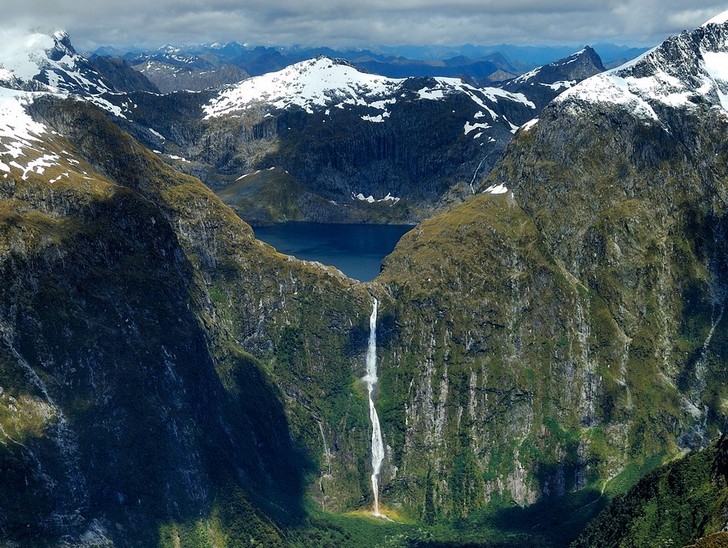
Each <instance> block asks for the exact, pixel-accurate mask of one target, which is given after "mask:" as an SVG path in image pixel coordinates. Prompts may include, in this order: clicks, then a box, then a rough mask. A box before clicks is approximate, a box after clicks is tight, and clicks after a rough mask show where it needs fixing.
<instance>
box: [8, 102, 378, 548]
mask: <svg viewBox="0 0 728 548" xmlns="http://www.w3.org/2000/svg"><path fill="white" fill-rule="evenodd" d="M32 110H33V112H34V115H35V116H36V117H37V119H39V120H43V124H44V125H41V124H38V123H37V122H28V124H29V127H32V130H33V132H32V134H29V135H28V138H27V140H26V141H25V146H23V147H21V148H20V149H17V148H15V149H13V150H15V152H16V156H15V160H14V161H12V162H10V166H8V169H7V170H5V169H3V171H4V183H3V185H2V201H1V202H0V203H2V207H3V209H2V211H3V214H2V225H1V226H2V232H1V233H2V240H1V241H2V247H1V248H0V249H2V255H1V263H2V266H1V268H2V279H3V280H5V281H6V283H3V284H2V285H3V288H2V291H1V292H0V303H1V306H0V310H1V318H2V319H1V320H0V321H1V322H2V324H1V325H2V343H1V347H2V353H1V356H2V357H1V359H0V363H1V364H2V365H1V366H2V379H3V381H2V393H1V394H0V417H1V419H0V426H1V427H2V444H1V445H0V455H1V456H0V458H1V459H2V465H1V466H2V469H3V471H4V472H3V477H4V481H3V482H2V486H1V489H2V490H3V496H2V500H3V502H2V504H1V506H0V528H1V530H2V535H3V538H4V539H6V540H8V541H18V542H21V543H41V544H43V543H51V544H52V543H54V542H59V541H60V540H59V539H63V540H64V541H66V542H71V543H73V544H89V545H90V544H94V543H104V542H106V543H108V542H115V543H118V544H121V545H133V544H137V543H138V544H141V545H150V544H154V543H161V544H166V543H170V544H174V542H175V538H176V539H177V541H179V539H180V538H181V539H182V541H183V542H184V539H186V538H191V536H190V535H196V536H197V537H198V538H201V537H204V538H207V539H208V540H209V541H210V542H212V541H213V540H212V539H215V538H217V539H223V541H225V542H231V543H235V542H239V541H240V539H243V538H245V539H250V538H253V539H255V540H256V541H258V542H262V543H263V544H265V545H275V544H281V543H282V542H283V536H282V535H283V533H282V532H281V529H280V528H279V527H280V526H282V525H285V526H290V525H291V524H294V523H296V520H298V519H299V518H300V517H301V516H302V512H303V510H302V503H303V497H304V492H305V490H306V485H307V483H308V482H309V481H310V480H311V478H310V477H308V474H310V473H314V474H315V471H316V470H317V468H318V462H317V461H316V460H312V459H317V456H318V455H322V457H321V458H323V453H324V452H323V451H322V443H325V446H326V447H327V448H328V445H327V444H328V443H336V447H337V450H334V449H330V450H328V451H327V454H328V456H327V463H328V465H329V470H331V471H335V472H336V475H337V477H338V478H341V479H340V480H339V481H340V482H341V484H342V485H343V486H344V488H343V489H342V493H343V494H342V495H341V500H337V503H338V504H339V506H343V505H346V504H354V503H355V502H356V501H358V500H359V499H360V498H361V497H362V494H361V493H359V494H357V490H356V488H354V489H353V490H352V489H351V486H356V485H357V484H358V481H359V479H358V478H359V475H363V474H365V470H361V471H359V470H358V469H357V466H358V463H357V460H356V458H355V457H352V455H360V454H361V455H365V454H366V450H365V449H364V448H363V447H360V446H362V445H365V443H366V442H365V441H364V440H365V439H366V436H367V433H366V422H364V421H365V417H366V413H365V410H364V402H363V401H361V402H358V400H357V399H356V398H355V397H354V394H353V392H352V390H353V388H352V386H351V383H352V378H354V375H356V374H357V373H356V369H357V367H359V365H358V361H357V354H358V352H359V350H358V349H359V347H361V348H362V349H363V348H365V341H364V340H363V336H362V341H359V339H358V338H357V337H354V338H352V334H351V331H350V330H351V327H352V325H354V323H355V322H357V321H359V319H360V318H361V325H362V330H364V324H365V321H366V307H367V302H368V297H365V295H366V294H365V292H364V291H363V290H360V289H357V288H356V287H355V286H353V285H352V284H353V282H350V281H348V280H347V279H346V278H344V277H343V276H342V275H341V274H339V273H337V272H335V271H332V270H326V269H324V268H323V267H320V266H316V265H306V264H303V263H299V262H297V261H291V260H289V259H288V258H286V257H284V256H281V255H278V254H277V253H275V252H274V251H273V250H272V249H271V248H269V247H268V246H265V245H263V244H261V243H259V242H256V241H255V240H254V239H253V238H252V232H251V231H250V228H249V227H248V226H247V225H245V224H244V223H242V222H241V221H240V220H239V219H238V218H237V217H236V216H235V215H234V214H233V213H232V211H230V210H229V209H227V208H226V207H225V206H223V205H222V204H221V203H220V202H219V200H218V199H217V198H216V197H215V196H214V195H213V194H212V193H211V192H210V191H209V190H208V189H206V188H205V187H204V185H202V183H200V182H199V181H198V180H195V179H192V178H189V177H186V176H184V175H182V174H180V173H179V172H175V171H174V170H172V169H171V168H169V167H168V166H166V165H165V164H164V163H162V162H161V161H160V160H158V159H157V158H156V157H155V155H154V154H152V153H150V152H149V151H147V150H145V149H143V148H142V147H140V146H139V145H138V144H137V143H135V142H134V141H133V140H132V139H130V138H129V137H128V135H126V134H124V133H123V132H121V131H119V129H118V128H116V127H115V126H114V125H113V124H111V123H110V122H108V121H107V120H106V119H105V118H104V116H103V115H102V114H101V113H100V112H99V111H98V110H96V109H95V108H94V107H91V106H89V105H87V104H84V103H81V102H74V101H70V100H59V99H55V98H52V97H45V98H36V100H35V101H34V102H33V105H32ZM51 129H52V130H53V131H55V132H56V133H51ZM61 135H64V137H61ZM20 144H22V143H17V142H16V145H15V146H16V147H17V146H20ZM109 150H114V151H115V153H114V154H113V155H110V154H108V151H109ZM49 155H55V156H54V157H53V158H54V161H53V162H51V161H50V160H49ZM38 158H45V159H46V163H45V164H44V167H43V168H42V169H41V168H39V167H38V165H39V162H38ZM3 159H5V158H4V157H3ZM26 163H27V166H28V167H27V168H24V167H23V164H26ZM0 165H3V166H5V165H6V164H0ZM317 308H318V309H320V310H324V311H325V312H324V313H323V314H322V315H320V316H318V317H317V319H316V320H315V321H311V320H310V319H307V317H306V315H307V314H308V313H310V312H311V311H312V310H314V309H317ZM314 332H317V333H318V334H317V335H313V333H314ZM252 353H255V354H256V355H257V357H254V355H253V354H252ZM301 353H304V354H301ZM296 368H301V369H300V370H299V369H296ZM274 379H275V383H274ZM302 379H309V381H311V386H306V385H305V383H302ZM324 390H327V392H325V393H324ZM328 390H330V392H328ZM359 406H361V407H362V410H361V411H360V410H359ZM360 417H361V423H362V424H361V427H360V428H357V427H356V426H355V425H357V424H358V421H359V420H360ZM340 420H344V421H348V424H347V427H346V428H341V427H337V426H336V425H337V421H340ZM317 422H318V424H317ZM334 430H335V431H336V435H332V434H331V432H332V431H334ZM322 434H324V435H325V436H326V439H327V440H328V441H326V442H322V441H321V440H322V437H321V436H322ZM342 455H343V456H342ZM363 458H364V457H363ZM335 498H336V497H334V499H335ZM352 501H354V502H352ZM271 517H272V518H273V519H274V520H275V523H274V522H273V521H271Z"/></svg>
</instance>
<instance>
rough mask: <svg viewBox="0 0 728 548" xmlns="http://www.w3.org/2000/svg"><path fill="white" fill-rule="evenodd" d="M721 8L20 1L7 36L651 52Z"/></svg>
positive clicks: (295, 0)
mask: <svg viewBox="0 0 728 548" xmlns="http://www.w3.org/2000/svg"><path fill="white" fill-rule="evenodd" d="M724 9H725V6H722V7H721V5H720V4H719V3H716V2H713V1H708V0H695V1H693V2H691V5H690V7H689V8H686V7H685V4H684V1H683V0H680V1H678V0H667V1H664V2H660V1H658V0H626V1H616V0H606V1H596V2H584V0H554V1H548V0H547V1H544V0H508V1H503V0H451V1H444V0H397V1H393V0H358V1H356V2H352V1H351V0H310V1H309V2H305V3H304V2H301V1H300V0H278V1H276V2H271V1H270V0H206V1H200V0H154V1H149V0H125V1H124V2H118V1H117V0H60V1H58V2H52V3H49V2H47V0H24V1H23V2H22V3H21V4H20V5H19V6H15V7H14V8H13V10H12V12H10V13H8V12H6V13H4V16H3V19H4V21H3V23H2V26H3V27H5V28H8V27H10V28H24V29H28V28H44V29H58V28H64V29H67V30H68V31H69V33H70V35H71V39H72V40H73V42H74V44H76V45H77V47H78V48H79V49H82V50H83V49H90V48H93V47H97V46H100V45H117V46H131V45H137V46H142V47H156V46H160V45H162V44H165V43H173V44H182V43H188V44H189V43H200V42H210V41H230V40H237V41H240V42H248V43H253V44H269V45H270V44H277V45H290V44H302V45H328V46H334V47H341V46H373V45H383V44H389V45H397V44H451V45H459V44H464V43H477V44H497V43H504V42H507V43H521V44H556V43H558V44H564V45H571V44H573V45H581V44H593V43H597V42H605V41H610V42H619V43H624V44H634V45H652V44H656V43H658V42H660V41H661V40H663V39H664V38H665V37H666V36H668V35H669V34H672V33H676V32H679V31H681V30H683V29H684V28H693V27H695V26H698V25H700V24H701V23H702V22H704V21H705V20H707V19H709V18H710V17H712V16H713V15H715V14H717V13H719V12H721V11H723V10H724Z"/></svg>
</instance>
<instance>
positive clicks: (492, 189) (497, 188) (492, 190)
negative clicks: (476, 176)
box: [483, 183, 508, 194]
mask: <svg viewBox="0 0 728 548" xmlns="http://www.w3.org/2000/svg"><path fill="white" fill-rule="evenodd" d="M506 192H508V187H506V185H504V184H503V183H498V184H496V185H490V186H489V187H488V188H486V189H485V190H484V191H483V193H484V194H505V193H506Z"/></svg>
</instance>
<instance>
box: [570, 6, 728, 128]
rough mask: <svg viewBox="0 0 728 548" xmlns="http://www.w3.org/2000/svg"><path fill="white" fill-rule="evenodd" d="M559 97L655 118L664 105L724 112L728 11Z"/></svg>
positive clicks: (727, 99) (727, 86) (727, 97)
mask: <svg viewBox="0 0 728 548" xmlns="http://www.w3.org/2000/svg"><path fill="white" fill-rule="evenodd" d="M559 100H560V101H574V100H576V101H584V102H599V103H612V104H620V105H622V106H623V107H625V108H628V109H631V110H632V112H633V113H634V114H635V115H637V116H639V117H641V118H644V119H651V120H655V121H656V120H659V116H658V114H657V111H659V110H660V109H661V108H663V107H671V108H692V107H693V106H695V105H696V104H697V103H708V104H712V105H714V106H716V107H719V108H722V109H723V110H726V111H728V12H725V13H723V14H720V15H718V16H716V17H714V18H713V19H711V20H710V21H708V23H706V24H705V25H703V26H701V27H699V28H697V29H695V30H693V31H691V32H687V31H686V32H683V33H681V34H679V35H675V36H671V37H670V38H668V39H667V40H665V41H664V42H663V43H662V44H660V45H659V46H657V47H656V48H654V49H652V50H650V51H648V52H646V53H645V54H643V55H642V56H640V57H638V58H636V59H634V60H632V61H630V62H628V63H626V64H624V65H622V66H621V67H618V68H616V69H613V70H610V71H608V72H605V73H603V74H599V75H597V76H594V77H592V78H589V79H587V80H585V81H584V82H582V83H581V84H580V85H578V86H575V87H574V88H572V89H571V90H569V91H568V92H566V93H564V94H563V95H561V96H560V97H559ZM656 109H657V111H656Z"/></svg>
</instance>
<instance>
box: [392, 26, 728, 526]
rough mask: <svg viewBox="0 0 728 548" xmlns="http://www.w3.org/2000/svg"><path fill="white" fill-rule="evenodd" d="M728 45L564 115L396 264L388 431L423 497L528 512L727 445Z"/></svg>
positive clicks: (414, 492)
mask: <svg viewBox="0 0 728 548" xmlns="http://www.w3.org/2000/svg"><path fill="white" fill-rule="evenodd" d="M727 33H728V31H727V30H726V27H725V25H716V24H711V25H707V26H706V27H702V28H700V29H697V30H696V31H694V32H692V33H685V34H683V35H681V36H679V37H675V38H672V39H670V40H668V41H667V42H666V43H665V44H663V45H662V46H661V47H659V48H657V49H656V50H655V51H654V52H653V53H651V54H648V55H646V56H645V57H644V58H642V59H641V60H639V61H638V62H636V63H634V64H633V65H632V66H630V67H627V68H624V69H621V70H619V71H616V72H610V73H606V74H604V75H598V76H595V77H594V78H591V79H588V80H586V81H585V82H583V83H582V84H580V85H579V86H576V87H574V88H573V89H572V90H571V91H569V92H567V93H565V94H564V95H562V96H560V98H559V99H557V100H556V102H555V103H552V104H551V105H550V106H548V107H547V108H546V109H545V110H544V111H543V113H542V115H541V116H540V118H539V120H538V121H535V122H534V123H533V124H529V125H528V126H526V127H524V128H522V129H521V130H520V131H519V132H518V134H517V136H516V138H515V140H514V141H513V142H512V143H511V145H510V146H509V149H508V151H507V152H506V154H505V156H504V158H503V160H502V161H501V162H500V163H499V165H498V166H497V167H496V168H495V170H494V171H493V173H492V174H491V175H490V176H489V177H488V178H487V179H486V180H485V181H483V182H482V184H481V185H480V189H481V190H482V189H487V192H486V195H484V196H479V197H478V198H473V199H471V200H468V201H467V202H466V203H465V204H462V205H460V206H455V207H453V208H452V209H451V210H450V211H448V212H446V213H444V214H443V215H440V216H437V217H434V218H432V219H430V220H428V221H425V222H423V223H422V224H421V225H420V226H419V227H418V228H417V229H416V230H414V231H412V232H410V233H409V235H407V236H406V237H405V238H404V239H403V240H402V241H401V242H400V244H399V245H398V248H397V249H396V250H395V252H394V253H393V254H392V255H391V256H390V257H389V258H388V259H387V262H386V266H385V270H384V272H383V274H382V276H381V277H380V281H381V282H382V283H384V284H385V285H386V286H387V287H388V289H389V291H391V294H392V296H393V298H394V301H395V304H394V305H393V309H392V311H391V314H392V322H393V323H394V325H395V326H397V327H396V328H393V330H392V339H391V347H390V349H389V352H390V355H389V356H388V359H389V363H390V364H391V365H390V367H391V369H388V368H387V366H386V365H385V364H386V363H387V362H386V360H382V379H383V380H382V385H383V386H386V385H387V384H388V383H390V384H391V385H392V386H394V387H396V388H394V392H395V393H396V394H399V395H404V394H406V396H400V397H403V399H402V400H399V401H397V402H396V403H394V402H393V404H392V408H391V409H390V412H389V413H387V412H383V413H382V422H383V430H384V433H385V439H387V436H391V437H393V438H394V443H393V442H392V440H387V443H389V444H390V445H391V446H392V447H404V448H406V449H405V450H404V451H402V452H401V453H397V451H396V449H395V451H394V456H393V459H394V462H393V464H394V465H395V466H396V467H397V468H396V469H397V474H398V477H400V475H401V476H404V477H406V478H407V480H408V481H407V485H408V486H409V487H410V489H409V490H408V493H409V496H411V497H413V498H419V500H420V501H424V500H425V499H426V498H427V497H428V495H427V493H428V489H430V490H432V491H433V492H434V499H435V500H437V501H438V502H439V503H440V509H441V510H442V511H444V512H445V513H455V514H457V513H463V512H467V509H468V508H471V507H472V506H473V505H477V504H479V503H480V502H479V501H480V500H482V499H487V498H488V497H493V496H495V495H497V494H504V495H505V496H506V497H509V498H512V499H513V500H515V501H518V502H519V503H527V502H529V501H532V500H534V499H535V498H537V497H541V496H549V495H558V494H560V493H563V492H564V491H565V490H571V489H576V488H579V487H581V486H583V485H585V484H587V483H593V482H599V481H604V480H606V479H609V478H612V477H614V476H616V475H618V474H619V473H620V472H621V471H622V470H624V469H625V467H626V466H627V465H628V464H629V463H634V462H635V461H636V462H639V461H640V459H643V458H645V457H647V456H649V455H655V454H659V453H660V452H666V453H672V452H675V451H677V450H678V449H679V448H699V447H702V446H703V445H704V444H705V443H707V440H709V439H710V438H712V437H715V436H716V435H717V434H718V433H719V432H720V431H722V430H723V429H724V427H725V426H724V425H725V423H726V419H727V418H728V417H726V407H725V405H724V403H723V402H725V401H726V396H727V394H726V389H725V371H724V367H723V364H724V363H725V361H726V359H727V358H728V354H727V353H728V345H727V343H728V330H726V326H725V323H724V317H725V316H724V308H725V299H726V295H727V294H728V293H727V292H726V283H727V282H728V279H727V278H726V272H728V262H727V258H728V247H726V243H725V242H726V237H727V236H728V234H727V233H726V227H727V225H726V217H725V216H726V209H725V204H726V198H728V188H727V187H726V184H725V182H726V180H728V173H726V167H725V166H726V160H727V158H726V149H725V147H724V146H723V144H722V143H723V141H724V140H723V139H722V137H721V135H723V134H724V132H725V131H726V129H728V128H727V127H726V124H727V123H728V122H727V120H728V118H727V117H726V112H725V110H724V105H723V103H722V99H721V97H722V91H721V90H722V89H723V86H724V85H725V82H724V81H723V79H722V74H721V73H719V72H718V71H717V70H716V68H715V65H713V64H712V63H713V62H714V61H715V59H716V57H718V58H720V57H719V56H722V55H726V54H725V53H724V49H725V43H726V39H725V37H726V34H727ZM501 192H503V194H499V193H501ZM463 249H468V253H463V251H462V250H463ZM383 313H384V312H383ZM498 417H502V418H498ZM506 417H508V418H506ZM423 454H425V455H428V457H427V458H424V459H423V458H422V456H421V455H423ZM428 469H432V470H438V471H440V474H441V475H440V477H439V478H436V479H435V480H433V484H432V485H431V486H428V485H427V483H426V478H427V477H430V476H428V472H427V471H428ZM414 478H417V479H414ZM474 478H475V479H474ZM392 485H393V486H394V485H395V483H394V482H393V484H392ZM412 485H417V489H412V488H411V487H412ZM393 488H394V487H393ZM402 496H407V495H402ZM463 500H464V501H466V502H465V503H463Z"/></svg>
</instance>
